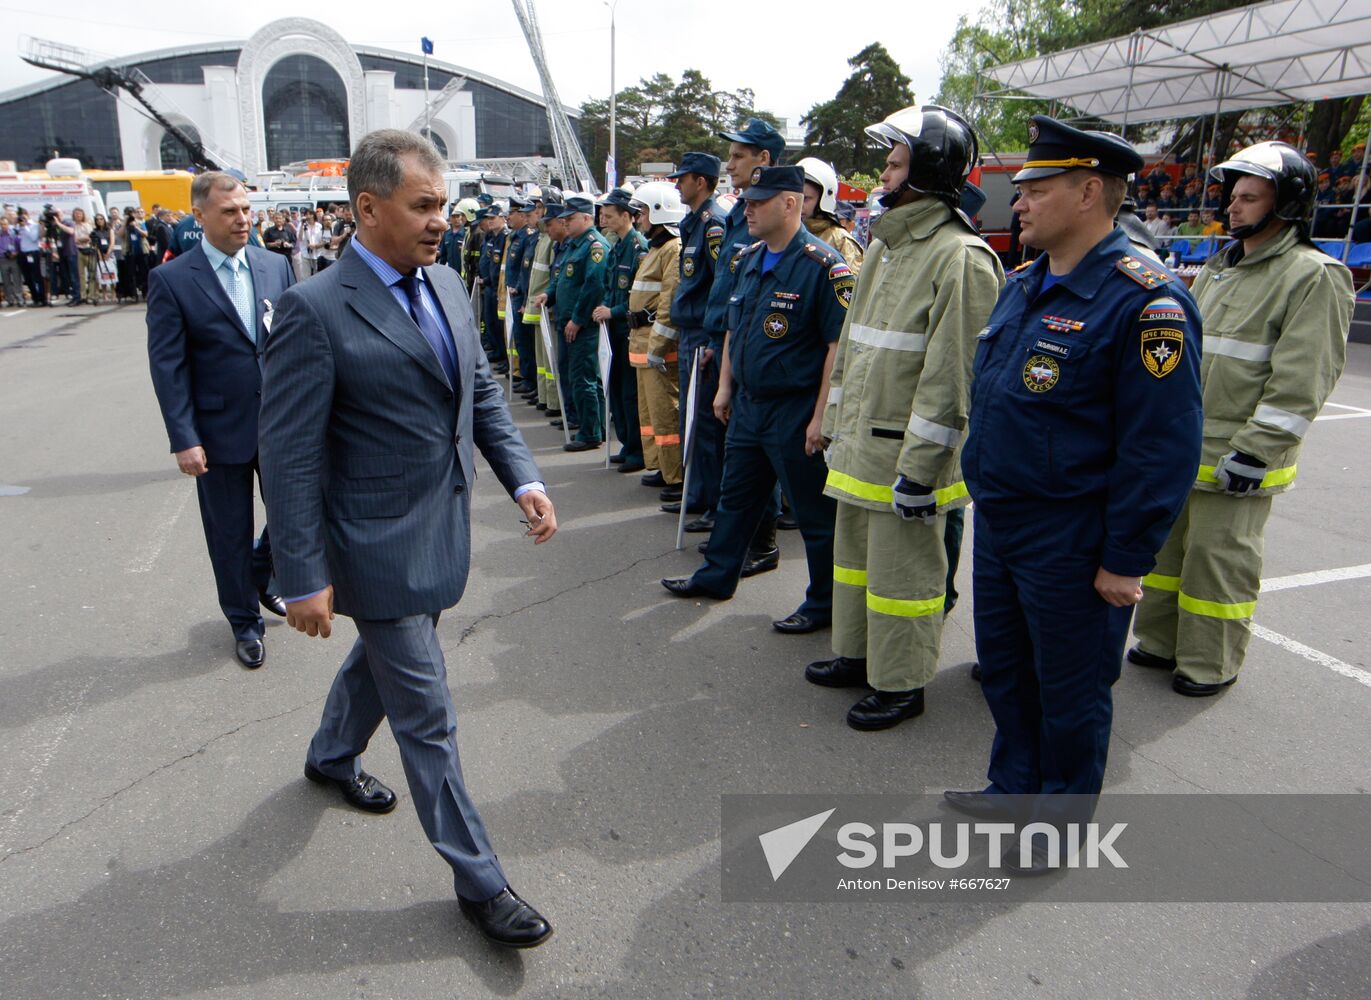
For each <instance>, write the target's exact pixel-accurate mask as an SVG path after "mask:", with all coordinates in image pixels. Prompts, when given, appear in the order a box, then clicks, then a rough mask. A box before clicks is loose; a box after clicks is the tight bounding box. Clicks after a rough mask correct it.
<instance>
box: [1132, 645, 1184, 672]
mask: <svg viewBox="0 0 1371 1000" xmlns="http://www.w3.org/2000/svg"><path fill="white" fill-rule="evenodd" d="M1128 662H1129V663H1132V664H1133V665H1134V666H1139V667H1153V668H1155V669H1157V670H1175V669H1176V661H1175V660H1172V659H1168V658H1167V657H1165V656H1158V655H1156V654H1155V653H1149V652H1148V651H1147V650H1145V649H1143V648H1142V647H1141V646H1134V647H1133V648H1132V649H1130V650H1129V651H1128Z"/></svg>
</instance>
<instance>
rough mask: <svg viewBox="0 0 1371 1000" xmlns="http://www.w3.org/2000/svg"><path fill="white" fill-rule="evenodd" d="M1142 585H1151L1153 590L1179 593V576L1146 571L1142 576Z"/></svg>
mask: <svg viewBox="0 0 1371 1000" xmlns="http://www.w3.org/2000/svg"><path fill="white" fill-rule="evenodd" d="M1142 585H1143V586H1144V587H1151V588H1152V589H1153V590H1165V591H1168V592H1170V593H1172V594H1179V593H1180V591H1181V578H1180V577H1178V576H1162V575H1161V574H1160V573H1148V574H1147V575H1146V576H1145V577H1143V582H1142Z"/></svg>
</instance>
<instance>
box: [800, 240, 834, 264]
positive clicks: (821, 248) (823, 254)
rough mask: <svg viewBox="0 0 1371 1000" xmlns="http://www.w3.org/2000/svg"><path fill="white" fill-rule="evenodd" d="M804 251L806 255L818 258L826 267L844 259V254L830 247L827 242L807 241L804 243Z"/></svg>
mask: <svg viewBox="0 0 1371 1000" xmlns="http://www.w3.org/2000/svg"><path fill="white" fill-rule="evenodd" d="M804 252H805V256H806V257H810V258H812V259H814V260H817V261H818V262H819V263H820V264H823V265H824V266H825V267H831V266H832V265H833V264H835V263H837V262H838V261H840V260H842V259H843V255H842V254H840V253H838V251H837V250H834V249H832V248H830V247H829V246H828V245H827V244H823V245H820V244H818V243H806V244H805V245H804Z"/></svg>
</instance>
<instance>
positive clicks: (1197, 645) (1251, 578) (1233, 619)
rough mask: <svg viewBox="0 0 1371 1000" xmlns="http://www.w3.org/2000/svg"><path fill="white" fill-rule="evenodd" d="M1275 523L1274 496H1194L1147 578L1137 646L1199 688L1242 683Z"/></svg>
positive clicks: (1200, 492) (1136, 630) (1136, 631)
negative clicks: (1266, 541)
mask: <svg viewBox="0 0 1371 1000" xmlns="http://www.w3.org/2000/svg"><path fill="white" fill-rule="evenodd" d="M1270 516H1271V496H1270V495H1267V496H1255V497H1230V496H1226V495H1225V494H1223V493H1210V492H1207V491H1204V490H1195V491H1193V492H1192V493H1191V494H1190V499H1189V500H1187V501H1186V504H1185V508H1184V509H1183V510H1182V511H1181V516H1180V517H1178V518H1177V519H1176V523H1175V524H1174V525H1172V527H1171V534H1170V536H1169V537H1168V538H1167V540H1166V544H1165V545H1163V546H1162V550H1161V552H1160V553H1158V554H1157V566H1156V568H1155V569H1154V570H1153V571H1152V572H1151V573H1148V574H1147V576H1145V577H1143V601H1142V603H1141V604H1140V605H1138V618H1137V621H1136V622H1135V623H1134V625H1133V634H1134V635H1136V636H1137V637H1138V645H1140V646H1141V647H1142V648H1143V649H1144V650H1146V651H1147V652H1149V653H1155V654H1156V655H1157V656H1164V657H1168V658H1170V659H1174V660H1175V661H1176V673H1178V674H1181V675H1183V676H1185V677H1186V678H1187V679H1189V680H1192V681H1196V682H1197V683H1200V684H1221V683H1223V682H1224V681H1226V680H1229V679H1230V678H1232V677H1236V676H1237V675H1238V671H1239V670H1241V669H1242V663H1243V658H1244V657H1245V656H1246V655H1247V643H1248V641H1249V640H1250V639H1251V638H1252V615H1253V614H1254V613H1255V612H1256V610H1257V594H1258V593H1259V592H1260V591H1261V576H1262V549H1263V538H1264V536H1265V533H1266V520H1267V518H1268V517H1270Z"/></svg>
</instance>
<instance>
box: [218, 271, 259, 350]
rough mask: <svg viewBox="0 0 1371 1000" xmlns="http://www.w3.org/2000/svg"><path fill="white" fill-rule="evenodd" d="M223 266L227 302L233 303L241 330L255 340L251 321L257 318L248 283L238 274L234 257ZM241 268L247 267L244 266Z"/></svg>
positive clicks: (255, 336)
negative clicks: (227, 296)
mask: <svg viewBox="0 0 1371 1000" xmlns="http://www.w3.org/2000/svg"><path fill="white" fill-rule="evenodd" d="M223 266H224V267H225V268H226V269H227V270H228V278H229V283H228V295H229V301H230V302H232V303H233V308H234V309H235V310H237V312H238V318H239V319H241V320H242V321H243V329H244V330H246V331H247V332H248V336H249V337H251V338H252V339H253V341H254V342H256V340H257V331H256V330H254V329H253V326H254V323H253V321H254V320H255V319H256V318H257V317H256V316H254V315H253V312H252V293H251V292H250V291H249V290H248V283H247V282H246V281H245V280H243V276H242V275H241V274H239V273H238V260H237V258H234V257H226V258H225V259H224V264H223ZM243 267H247V265H246V264H244V265H243Z"/></svg>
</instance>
